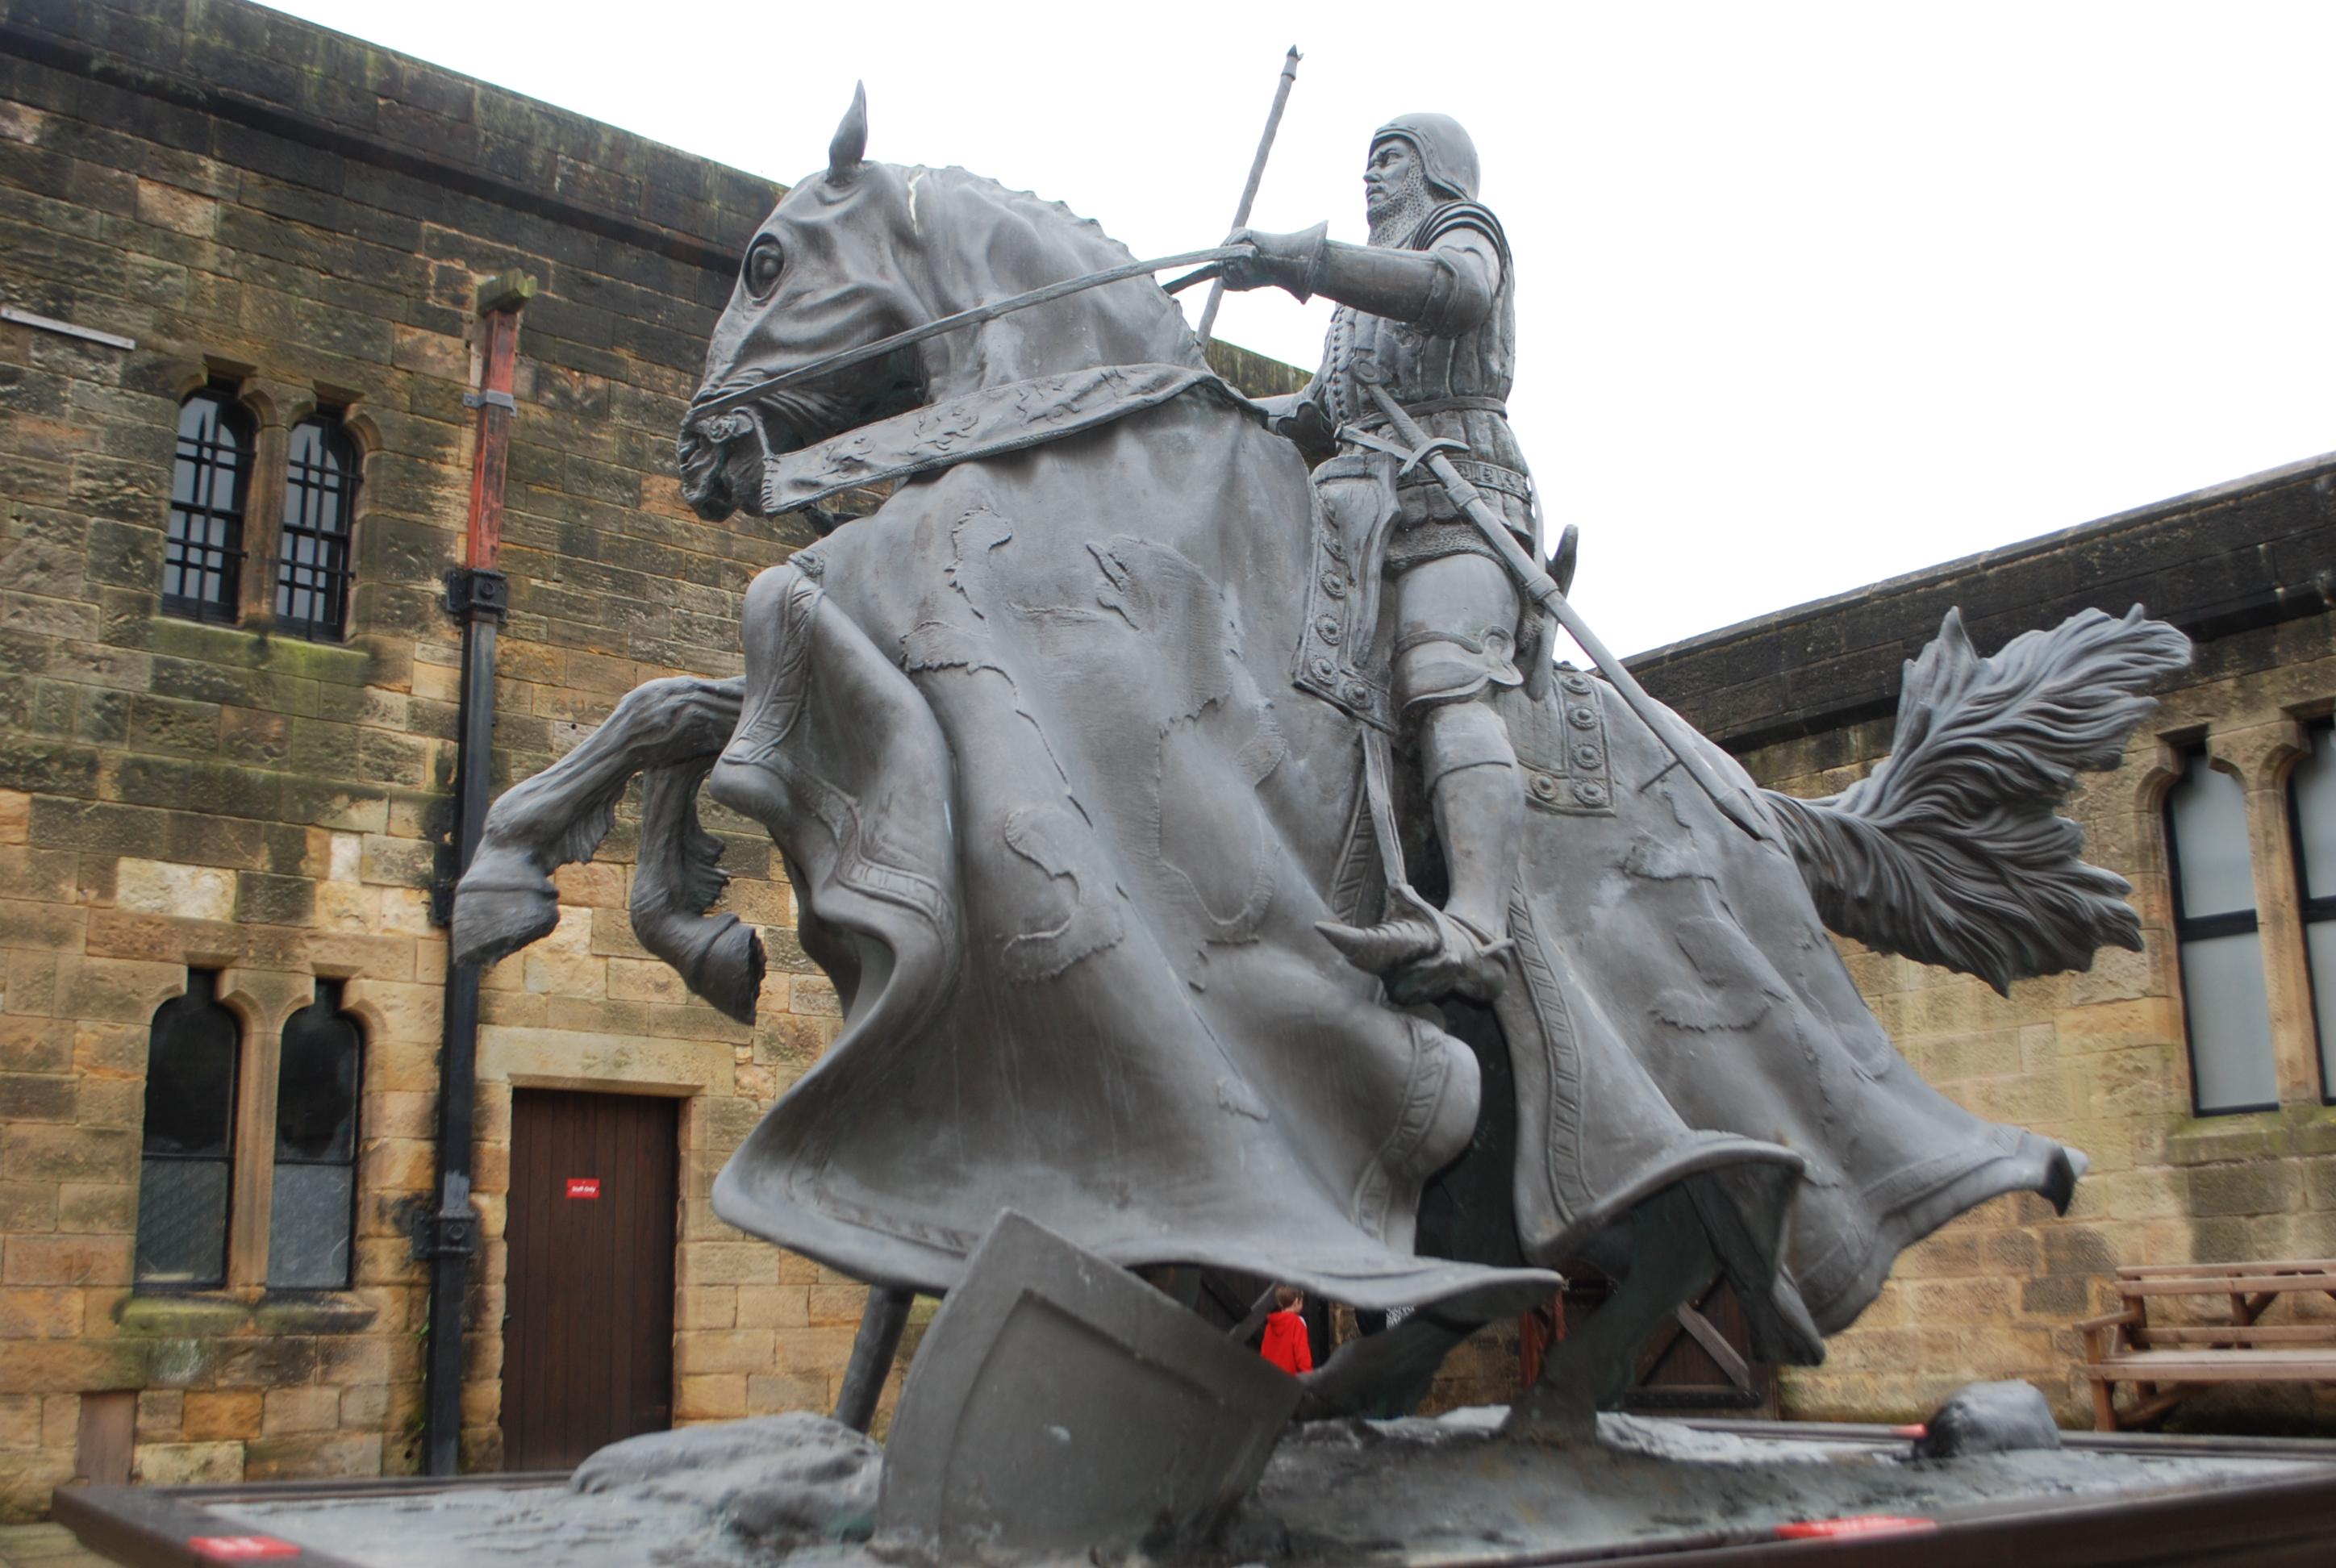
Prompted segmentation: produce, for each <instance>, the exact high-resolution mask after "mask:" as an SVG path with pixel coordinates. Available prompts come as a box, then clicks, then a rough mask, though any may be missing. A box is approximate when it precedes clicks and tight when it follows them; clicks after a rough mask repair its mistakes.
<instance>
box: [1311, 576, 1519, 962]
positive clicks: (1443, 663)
mask: <svg viewBox="0 0 2336 1568" xmlns="http://www.w3.org/2000/svg"><path fill="white" fill-rule="evenodd" d="M1395 592H1396V606H1395V608H1396V655H1395V686H1396V700H1397V705H1398V706H1400V708H1401V710H1402V713H1403V716H1404V718H1405V720H1406V723H1407V724H1408V725H1409V726H1412V727H1413V730H1414V734H1415V735H1416V737H1417V744H1418V751H1419V759H1420V776H1421V783H1422V784H1424V785H1425V789H1426V795H1427V799H1428V803H1429V807H1430V809H1431V811H1432V812H1433V813H1434V815H1435V821H1436V838H1437V840H1438V842H1441V844H1442V845H1443V848H1444V859H1445V866H1446V868H1447V870H1448V872H1449V876H1450V891H1449V892H1448V893H1447V895H1446V897H1445V902H1444V907H1443V908H1442V909H1440V910H1438V909H1434V908H1431V907H1429V906H1427V905H1426V904H1424V903H1421V902H1420V901H1417V900H1416V899H1411V898H1406V897H1404V896H1397V898H1396V899H1394V901H1393V902H1392V905H1391V908H1390V911H1389V918H1388V919H1387V920H1385V921H1383V922H1382V923H1380V924H1379V925H1377V926H1371V927H1368V928H1362V929H1356V928H1352V927H1346V926H1330V925H1326V926H1324V927H1323V928H1322V932H1323V935H1324V936H1326V937H1328V938H1329V940H1330V941H1331V942H1332V944H1333V945H1335V946H1336V947H1338V950H1340V951H1342V952H1344V953H1345V954H1346V955H1347V958H1348V961H1350V962H1352V963H1354V964H1355V965H1357V966H1358V968H1361V969H1369V970H1371V971H1372V972H1373V973H1376V974H1379V975H1382V976H1385V977H1386V978H1387V989H1388V990H1389V991H1390V993H1392V994H1393V995H1394V996H1395V997H1396V998H1397V1000H1399V1001H1406V1002H1409V1001H1418V1000H1426V999H1428V998H1434V997H1437V996H1441V995H1444V994H1445V993H1446V992H1451V991H1458V992H1459V993H1460V994H1461V995H1463V996H1466V997H1471V998H1475V999H1476V1000H1479V1001H1489V1000H1490V999H1492V998H1494V996H1497V995H1498V994H1499V992H1500V989H1501V987H1502V985H1503V984H1504V981H1505V978H1506V977H1505V972H1504V969H1502V967H1501V960H1502V959H1503V958H1504V956H1505V954H1506V952H1507V950H1508V924H1509V921H1508V905H1509V882H1510V880H1511V879H1512V878H1513V877H1514V875H1515V874H1516V864H1517V855H1518V852H1519V850H1520V847H1521V845H1522V843H1523V837H1524V789H1523V783H1522V781H1521V779H1520V778H1519V776H1518V774H1517V758H1516V752H1515V750H1514V747H1513V746H1512V745H1510V743H1509V734H1508V727H1507V726H1505V725H1504V724H1503V723H1502V722H1501V717H1500V716H1499V715H1498V714H1496V713H1494V711H1493V709H1492V706H1491V705H1490V698H1491V696H1492V695H1493V693H1494V689H1495V688H1497V687H1513V686H1516V685H1518V684H1520V682H1521V680H1522V679H1523V677H1521V676H1520V675H1519V674H1518V673H1517V667H1516V664H1515V662H1514V657H1513V656H1514V649H1515V646H1516V626H1517V618H1518V609H1519V605H1518V599H1517V593H1516V589H1515V588H1514V586H1512V585H1511V583H1510V581H1509V577H1508V573H1507V571H1506V570H1504V569H1503V568H1502V567H1501V566H1500V565H1499V563H1497V562H1495V561H1494V560H1489V559H1487V558H1485V557H1484V556H1479V555H1450V556H1445V557H1441V558H1438V559H1436V560H1428V561H1425V562H1423V563H1421V564H1420V565H1418V566H1416V567H1413V568H1412V569H1411V570H1408V571H1406V572H1405V573H1404V574H1403V576H1401V577H1399V578H1397V579H1396V582H1395ZM1408 891H1409V890H1407V889H1406V890H1398V894H1399V895H1402V894H1407V893H1408Z"/></svg>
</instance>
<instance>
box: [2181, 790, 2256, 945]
mask: <svg viewBox="0 0 2336 1568" xmlns="http://www.w3.org/2000/svg"><path fill="white" fill-rule="evenodd" d="M2166 813H2167V814H2168V815H2169V816H2170V817H2171V818H2172V820H2173V823H2174V857H2175V870H2176V871H2177V872H2178V873H2179V875H2180V879H2181V881H2180V891H2181V898H2182V908H2181V911H2180V913H2181V915H2182V917H2183V918H2184V919H2185V920H2195V919H2197V918H2198V917H2199V916H2201V915H2216V914H2225V913H2228V912H2230V911H2234V910H2251V909H2253V908H2254V907H2255V882H2254V873H2253V871H2252V870H2250V869H2249V864H2248V857H2247V797H2246V791H2245V790H2244V788H2242V787H2241V786H2240V784H2239V781H2238V780H2236V779H2234V778H2233V777H2232V776H2231V775H2230V774H2226V773H2224V772H2222V771H2220V770H2219V769H2216V768H2214V767H2212V766H2209V765H2208V764H2207V762H2206V759H2205V756H2203V755H2193V756H2192V757H2191V759H2190V765H2189V767H2188V768H2187V769H2186V770H2185V772H2184V774H2182V782H2181V783H2179V784H2175V786H2174V793H2173V794H2171V795H2169V796H2168V797H2167V799H2166Z"/></svg>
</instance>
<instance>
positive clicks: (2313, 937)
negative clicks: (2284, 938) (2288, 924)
mask: <svg viewBox="0 0 2336 1568" xmlns="http://www.w3.org/2000/svg"><path fill="white" fill-rule="evenodd" d="M2303 946H2304V950H2305V951H2307V952H2308V953H2310V954H2311V956H2312V1007H2313V1009H2314V1010H2315V1011H2316V1012H2318V1014H2319V1015H2320V1085H2321V1094H2322V1095H2323V1096H2325V1095H2330V1094H2336V920H2314V921H2312V923H2311V924H2310V925H2308V926H2306V927H2304V928H2303Z"/></svg>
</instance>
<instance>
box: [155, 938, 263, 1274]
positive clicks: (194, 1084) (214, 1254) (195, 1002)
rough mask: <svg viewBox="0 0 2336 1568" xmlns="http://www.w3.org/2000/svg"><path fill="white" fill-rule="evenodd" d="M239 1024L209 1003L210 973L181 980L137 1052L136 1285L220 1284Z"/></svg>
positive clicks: (213, 999) (215, 991)
mask: <svg viewBox="0 0 2336 1568" xmlns="http://www.w3.org/2000/svg"><path fill="white" fill-rule="evenodd" d="M242 1050H243V1028H242V1026H241V1025H240V1024H238V1022H237V1020H236V1016H235V1015H234V1014H233V1013H231V1012H229V1011H228V1010H227V1008H224V1007H222V1006H220V1005H219V977H218V976H217V975H213V974H209V973H207V972H206V971H204V970H201V969H191V970H190V971H188V974H187V992H186V995H184V996H181V997H173V998H171V999H170V1000H169V1001H167V1002H164V1003H163V1004H162V1005H161V1007H159V1008H155V1009H154V1025H153V1028H152V1031H151V1033H150V1034H149V1035H148V1037H147V1046H146V1134H145V1161H144V1164H143V1166H142V1167H141V1171H140V1174H139V1181H138V1250H137V1263H136V1271H135V1278H136V1281H137V1282H138V1284H139V1285H141V1286H142V1287H147V1288H158V1287H159V1288H161V1289H164V1290H205V1289H209V1288H212V1287H216V1286H219V1285H224V1284H225V1283H227V1225H228V1200H229V1193H230V1191H231V1189H232V1188H233V1186H234V1182H233V1179H232V1178H233V1174H234V1164H235V1156H234V1148H235V1087H236V1068H237V1062H238V1057H240V1056H241V1055H242Z"/></svg>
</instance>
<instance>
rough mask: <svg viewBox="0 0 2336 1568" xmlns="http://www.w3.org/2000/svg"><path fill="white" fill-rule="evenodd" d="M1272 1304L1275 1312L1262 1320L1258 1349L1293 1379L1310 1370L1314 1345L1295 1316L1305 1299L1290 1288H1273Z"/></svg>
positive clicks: (1303, 1325) (1303, 1322) (1303, 1304)
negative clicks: (1262, 1332) (1261, 1338)
mask: <svg viewBox="0 0 2336 1568" xmlns="http://www.w3.org/2000/svg"><path fill="white" fill-rule="evenodd" d="M1273 1301H1274V1306H1275V1308H1276V1309H1277V1310H1275V1311H1273V1312H1270V1313H1269V1314H1268V1315H1267V1317H1266V1320H1265V1339H1264V1342H1263V1343H1261V1344H1260V1345H1259V1346H1258V1349H1259V1351H1260V1353H1261V1354H1262V1355H1263V1356H1264V1357H1265V1359H1267V1360H1269V1361H1270V1362H1272V1363H1273V1364H1274V1365H1275V1366H1277V1367H1279V1368H1281V1369H1282V1370H1283V1371H1285V1372H1288V1373H1290V1374H1291V1375H1292V1376H1293V1377H1294V1376H1296V1375H1297V1374H1298V1373H1299V1372H1311V1371H1312V1370H1313V1369H1314V1344H1313V1341H1312V1340H1311V1339H1309V1338H1308V1336H1307V1333H1306V1320H1305V1319H1304V1318H1301V1317H1299V1311H1300V1310H1302V1309H1303V1308H1304V1307H1305V1305H1306V1298H1305V1297H1304V1296H1302V1295H1300V1294H1299V1291H1298V1288H1297V1287H1296V1286H1294V1285H1276V1286H1275V1287H1274V1288H1273Z"/></svg>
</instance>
